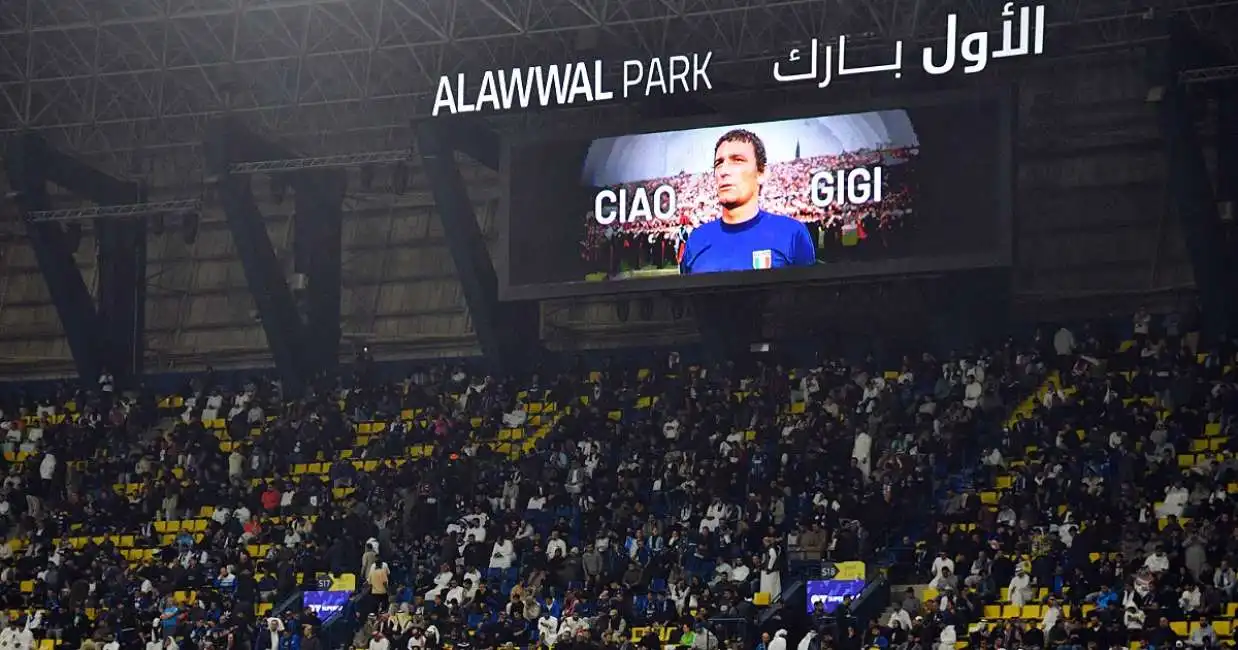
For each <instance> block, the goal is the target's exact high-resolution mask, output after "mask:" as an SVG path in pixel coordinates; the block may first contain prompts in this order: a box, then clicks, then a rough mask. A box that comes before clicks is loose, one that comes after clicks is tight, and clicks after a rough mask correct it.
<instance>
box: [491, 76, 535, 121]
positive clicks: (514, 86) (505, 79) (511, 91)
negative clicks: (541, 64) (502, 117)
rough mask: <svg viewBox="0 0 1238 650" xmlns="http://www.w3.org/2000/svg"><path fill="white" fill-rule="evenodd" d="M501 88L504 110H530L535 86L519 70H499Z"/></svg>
mask: <svg viewBox="0 0 1238 650" xmlns="http://www.w3.org/2000/svg"><path fill="white" fill-rule="evenodd" d="M499 88H500V89H501V90H500V92H501V93H502V100H503V110H505V111H510V110H511V109H513V108H528V107H529V97H531V96H532V94H533V84H532V83H531V82H530V80H529V78H528V77H526V76H525V75H522V74H520V71H519V70H510V71H508V70H499Z"/></svg>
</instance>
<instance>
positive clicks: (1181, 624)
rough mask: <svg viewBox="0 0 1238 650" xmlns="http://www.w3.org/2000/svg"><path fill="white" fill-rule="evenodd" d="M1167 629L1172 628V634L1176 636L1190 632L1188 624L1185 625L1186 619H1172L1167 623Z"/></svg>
mask: <svg viewBox="0 0 1238 650" xmlns="http://www.w3.org/2000/svg"><path fill="white" fill-rule="evenodd" d="M1169 629H1171V630H1173V631H1174V634H1177V635H1178V636H1187V635H1189V634H1190V633H1191V629H1190V626H1188V625H1187V623H1186V621H1174V622H1172V623H1170V624H1169Z"/></svg>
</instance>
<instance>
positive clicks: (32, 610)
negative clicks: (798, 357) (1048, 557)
mask: <svg viewBox="0 0 1238 650" xmlns="http://www.w3.org/2000/svg"><path fill="white" fill-rule="evenodd" d="M807 365H808V367H805V368H798V369H794V368H791V367H782V366H777V365H773V364H768V365H766V364H757V365H755V366H752V367H747V368H740V367H738V366H736V365H733V364H732V365H710V366H695V365H693V366H690V365H687V364H683V363H681V362H680V361H679V359H678V357H677V356H676V355H669V356H665V357H658V358H656V359H654V360H652V361H648V362H646V363H643V364H618V363H608V364H606V365H605V366H604V367H601V368H599V369H595V370H590V369H587V368H585V367H583V366H580V367H575V368H572V369H570V370H569V371H566V372H562V373H559V374H545V375H532V376H529V377H526V378H525V379H523V380H516V379H501V378H495V377H490V376H484V375H478V374H471V373H470V372H468V371H467V370H466V369H464V368H451V369H449V368H445V367H436V368H430V369H427V370H424V371H418V372H415V373H413V374H411V375H409V376H407V377H405V378H403V379H402V380H398V381H391V380H386V379H384V378H383V377H382V375H381V373H380V372H379V371H378V370H377V369H376V368H375V367H374V366H372V365H371V364H369V363H368V362H366V361H365V360H362V361H361V362H360V363H359V364H358V366H357V368H356V369H355V372H353V373H352V374H351V375H350V376H346V377H337V378H330V379H325V378H324V379H323V380H322V381H320V382H318V383H317V384H316V385H315V386H314V387H313V389H312V390H310V391H309V392H308V394H307V395H306V396H304V397H302V398H299V399H296V400H287V401H286V400H285V399H284V397H283V396H282V395H281V393H280V389H279V384H278V383H276V382H273V381H269V380H266V379H264V378H262V377H260V376H256V375H255V376H252V377H248V378H246V379H243V380H240V381H239V382H236V383H234V382H233V378H231V377H228V378H224V377H222V376H220V375H217V374H216V373H214V372H207V373H206V374H204V375H201V376H197V377H195V378H193V379H192V380H189V381H188V382H187V383H186V385H184V386H183V387H182V388H181V389H179V390H176V391H172V392H171V394H168V395H162V396H158V395H156V394H155V393H154V392H153V391H149V390H135V391H121V390H119V388H118V387H116V386H114V385H113V382H112V379H111V377H110V376H109V375H104V376H103V377H101V378H100V380H99V382H98V385H91V386H73V385H71V384H67V383H66V384H64V385H62V386H60V387H59V388H58V389H57V390H55V391H52V392H48V393H46V394H38V395H36V394H34V393H30V394H23V395H15V396H13V398H12V399H9V400H8V401H7V402H6V403H5V404H4V406H3V413H0V421H2V422H3V428H4V434H5V442H4V445H5V446H4V448H5V456H4V458H5V460H4V467H3V471H4V474H5V476H6V478H5V480H4V484H3V488H2V489H0V530H3V532H4V536H5V540H6V543H5V544H2V545H0V599H2V603H0V605H2V607H0V619H3V620H0V626H2V627H3V632H2V633H0V646H2V647H3V648H4V650H9V649H10V648H12V649H13V650H29V649H30V648H32V647H39V648H52V647H55V646H58V645H59V646H62V647H67V648H77V647H82V648H97V647H99V646H102V647H103V648H105V650H116V649H118V648H128V647H136V646H137V645H139V644H140V645H144V646H145V647H146V648H147V649H148V650H154V648H155V647H165V648H171V647H181V648H184V647H193V648H196V647H202V648H228V649H237V648H255V649H258V650H275V649H276V648H279V649H280V650H285V649H287V650H294V649H299V650H317V649H318V648H319V647H322V646H325V645H327V644H328V643H337V645H332V646H330V647H333V648H334V647H342V646H343V645H352V646H354V647H359V648H369V649H371V650H388V648H391V647H392V646H399V647H400V648H409V649H410V650H411V649H415V648H435V647H440V646H443V645H452V646H457V647H463V648H467V647H469V646H471V645H475V646H478V647H497V646H500V645H503V644H515V645H519V646H528V645H530V644H533V643H537V642H541V643H542V644H550V643H555V644H556V645H571V644H573V643H586V644H605V645H611V646H620V645H625V644H632V643H636V644H642V645H644V646H656V645H659V644H662V643H672V644H673V643H682V644H684V645H689V646H692V645H696V646H699V647H706V646H709V647H714V645H716V644H717V643H723V644H727V645H733V644H735V643H737V642H738V641H737V639H736V638H734V635H733V634H732V632H730V631H726V630H722V629H721V628H718V627H716V626H711V624H710V623H709V621H711V620H714V619H719V618H727V619H735V620H740V621H748V622H753V621H756V620H757V617H758V616H759V614H760V612H761V611H762V610H763V609H764V608H766V607H769V605H768V603H771V602H772V603H774V604H775V605H777V603H778V602H779V601H780V599H781V598H782V597H783V591H784V587H786V586H788V585H789V583H790V582H792V579H793V578H794V576H793V575H792V574H791V573H790V572H789V570H788V559H789V558H790V557H804V558H808V559H817V558H821V557H829V558H831V559H838V560H848V559H859V560H873V559H875V558H876V557H877V551H878V550H879V549H880V548H881V547H883V546H885V545H886V541H887V538H888V537H889V536H890V535H891V534H892V532H891V531H899V530H901V529H902V528H904V523H905V522H907V521H909V520H911V519H914V518H916V517H917V516H919V515H922V514H923V512H925V511H926V509H927V506H926V502H925V497H926V496H927V495H929V494H931V493H932V489H933V486H934V481H935V477H937V476H940V475H944V473H946V472H949V471H957V470H960V469H963V466H962V463H963V461H962V459H963V458H965V457H966V455H965V453H964V450H965V448H966V446H967V445H968V444H969V442H968V441H970V440H972V439H975V438H976V437H978V436H980V435H981V431H982V430H983V429H984V428H986V427H987V426H988V425H991V424H992V423H993V422H995V418H998V417H999V415H1000V414H1001V413H1003V412H1004V411H1005V410H1006V408H1005V406H1004V405H1005V404H1006V403H1009V402H1010V401H1011V400H1012V399H1017V395H1018V394H1020V393H1022V392H1026V391H1027V390H1028V389H1029V388H1030V387H1032V386H1035V385H1036V384H1038V383H1039V377H1038V374H1039V373H1040V372H1041V369H1042V368H1043V367H1044V364H1042V363H1040V362H1039V361H1037V360H1036V359H1035V357H1034V355H1031V356H1029V355H1028V354H1027V353H1025V352H1022V351H1019V350H1017V349H1016V348H1015V347H1014V346H1013V345H1008V346H1006V347H1005V348H1002V349H998V350H993V351H990V352H985V353H978V354H975V355H971V356H957V357H952V358H950V359H934V358H933V357H931V356H929V355H924V356H922V357H916V358H908V359H905V360H904V362H903V365H902V367H901V368H900V369H899V370H897V371H893V372H888V371H883V369H882V368H880V367H878V366H877V365H876V364H875V363H874V362H873V360H871V359H865V360H859V361H853V362H848V361H845V360H841V359H828V360H827V359H823V360H821V361H819V362H818V363H816V364H807ZM642 366H643V367H642ZM349 579H351V580H352V581H353V582H355V584H356V588H357V590H358V592H360V594H361V595H360V597H358V598H357V599H356V600H355V602H354V604H352V605H350V606H349V607H348V608H346V610H345V612H344V614H343V618H342V619H341V620H342V621H343V623H341V624H348V625H350V626H351V627H348V628H347V629H348V630H349V631H352V632H355V634H354V635H353V638H351V639H345V640H343V641H339V642H337V641H334V640H328V638H327V637H325V636H323V635H322V632H321V628H322V625H323V621H322V620H321V619H320V618H319V617H318V615H317V613H316V612H315V611H313V610H312V609H302V608H300V607H287V606H284V605H285V604H286V603H285V602H284V601H285V600H286V598H285V597H286V596H290V595H294V594H297V593H298V592H300V591H301V590H310V589H316V588H317V585H318V584H319V583H320V582H321V581H323V580H326V581H327V582H328V583H337V582H339V583H348V582H349ZM294 601H295V599H294Z"/></svg>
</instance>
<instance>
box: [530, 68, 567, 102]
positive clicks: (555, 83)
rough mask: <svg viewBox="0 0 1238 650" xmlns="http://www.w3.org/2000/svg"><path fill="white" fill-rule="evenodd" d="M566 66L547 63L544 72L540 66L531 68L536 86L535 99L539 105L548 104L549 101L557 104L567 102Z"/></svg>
mask: <svg viewBox="0 0 1238 650" xmlns="http://www.w3.org/2000/svg"><path fill="white" fill-rule="evenodd" d="M567 68H568V66H565V67H563V68H560V67H559V66H557V65H548V66H546V68H545V72H543V69H542V68H533V84H534V85H535V86H537V99H538V102H539V104H540V105H541V106H550V104H551V102H553V103H555V104H559V105H562V104H566V103H567V97H568V85H567V76H568V74H569V73H570V70H568V69H567Z"/></svg>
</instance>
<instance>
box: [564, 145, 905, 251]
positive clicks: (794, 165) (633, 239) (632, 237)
mask: <svg viewBox="0 0 1238 650" xmlns="http://www.w3.org/2000/svg"><path fill="white" fill-rule="evenodd" d="M914 154H915V151H914V150H913V149H909V148H898V149H889V150H881V151H876V150H861V151H854V152H848V153H843V154H839V155H829V156H812V157H805V158H797V159H795V160H789V161H784V162H774V163H770V164H769V166H768V168H767V177H766V180H765V183H764V184H763V185H762V188H761V207H762V209H764V210H766V211H767V212H771V213H774V214H782V215H786V216H790V217H793V218H795V219H798V220H799V221H801V222H803V223H805V224H807V225H808V226H809V229H810V232H811V234H812V235H813V238H814V240H816V242H817V247H818V248H827V247H828V246H829V244H830V243H832V242H834V241H837V240H839V239H840V238H841V236H842V233H843V230H844V228H859V229H861V230H863V231H864V233H865V236H867V235H869V234H872V235H883V234H887V233H890V232H891V231H895V230H897V229H898V227H899V225H900V224H901V223H902V220H903V219H904V218H905V217H907V216H908V215H910V213H911V210H912V201H913V197H912V187H911V184H910V183H909V180H910V179H908V178H906V177H902V178H897V177H896V180H895V181H894V182H891V178H890V176H891V174H892V173H894V172H890V171H889V170H891V169H894V168H896V167H897V166H898V165H901V164H902V163H904V162H907V161H909V160H911V159H913V157H914ZM878 164H884V165H885V166H886V169H887V174H886V177H885V183H884V187H883V193H884V197H883V200H882V202H881V204H880V205H878V206H874V205H871V204H869V205H859V206H855V205H838V204H837V203H835V204H832V205H830V206H827V207H818V206H816V205H813V203H812V200H811V197H812V194H811V182H810V181H811V179H812V177H813V174H815V173H816V172H819V171H822V170H826V171H830V170H850V169H856V168H860V167H872V166H874V165H878ZM898 171H899V172H904V171H905V170H898ZM666 185H669V186H670V187H673V188H674V189H675V197H676V208H677V210H676V213H675V218H674V219H672V220H667V221H661V220H644V219H641V220H636V221H633V222H630V223H627V224H622V225H620V224H619V223H618V222H615V223H614V224H612V225H610V226H602V225H599V224H598V223H596V221H593V220H590V221H589V222H588V225H587V228H586V234H585V238H584V240H583V241H582V242H581V246H582V254H583V256H584V258H585V259H586V260H587V261H590V262H595V263H610V264H611V265H612V266H616V267H618V266H623V267H625V268H640V267H646V266H661V265H673V264H676V263H677V254H678V251H679V245H680V243H681V242H682V241H683V240H685V239H686V237H687V235H688V233H689V232H691V230H692V229H693V228H695V227H696V226H699V225H700V224H702V223H706V222H709V221H712V220H714V219H717V218H718V215H719V208H718V201H717V198H716V197H715V192H716V188H715V183H714V179H713V176H712V175H711V174H679V175H676V176H671V177H668V178H659V179H655V180H650V181H645V182H642V183H640V184H635V185H625V186H623V188H625V189H627V190H628V193H629V195H632V192H633V190H635V189H636V188H637V187H641V188H643V189H644V190H645V191H646V192H648V193H649V195H650V196H652V193H653V191H654V190H655V189H656V188H658V187H661V186H666Z"/></svg>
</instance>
